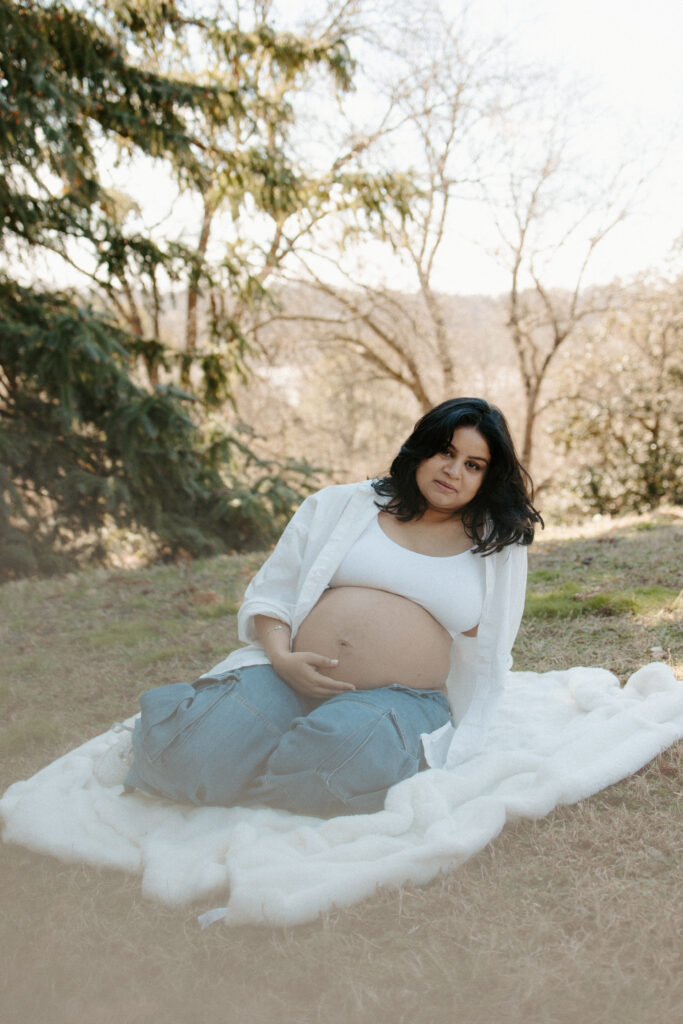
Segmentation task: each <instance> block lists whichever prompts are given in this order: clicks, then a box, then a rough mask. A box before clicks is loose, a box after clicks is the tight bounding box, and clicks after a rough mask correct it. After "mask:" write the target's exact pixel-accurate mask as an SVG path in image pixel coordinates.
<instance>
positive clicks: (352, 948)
mask: <svg viewBox="0 0 683 1024" xmlns="http://www.w3.org/2000/svg"><path fill="white" fill-rule="evenodd" d="M676 537H678V538H679V539H678V540H677V539H675V538H676ZM676 545H678V549H677V548H676ZM677 550H678V554H676V551H677ZM588 559H590V561H588ZM257 561H258V559H255V558H254V557H252V556H249V557H245V558H236V559H218V560H215V561H213V562H206V563H201V564H198V565H196V566H194V567H193V568H192V569H191V570H189V572H188V571H187V570H179V569H175V568H168V567H165V568H164V567H161V568H156V569H150V570H146V571H143V572H137V573H134V574H130V575H126V574H121V573H111V574H108V573H101V572H98V573H82V574H78V575H77V576H74V577H69V578H66V579H61V580H51V581H39V582H30V583H21V584H19V583H17V584H11V585H9V586H6V587H4V588H2V589H1V590H0V622H1V625H0V630H1V632H2V635H1V636H0V641H1V642H2V647H3V651H4V652H6V654H4V656H3V664H2V678H1V679H0V707H1V708H2V711H3V719H2V721H3V725H2V727H0V785H2V786H3V787H4V785H6V784H8V783H9V782H11V781H14V780H15V779H17V778H21V777H24V776H26V775H28V774H30V773H31V772H33V771H35V770H36V769H37V768H38V767H40V766H41V765H42V764H45V763H47V762H48V761H50V760H51V759H52V758H54V757H55V756H57V755H58V754H60V753H62V752H64V751H65V750H66V749H68V748H69V747H71V746H73V745H74V744H75V743H77V742H80V741H82V739H83V738H84V737H85V736H88V735H91V734H93V733H95V732H98V731H101V730H102V729H104V728H106V727H108V726H109V725H110V724H111V722H112V721H114V720H116V719H118V718H121V717H124V716H125V715H127V714H129V713H132V711H134V709H135V702H136V698H137V694H138V692H139V690H140V689H141V688H142V687H143V686H146V685H152V684H154V683H159V682H162V681H164V680H167V679H169V678H173V679H176V678H180V679H182V678H191V677H193V676H194V675H195V674H197V673H198V672H199V671H201V670H203V669H205V668H206V667H207V666H209V665H210V664H211V663H212V661H213V660H216V659H217V658H218V657H220V656H221V655H222V654H223V653H224V652H225V650H226V648H229V647H230V646H231V644H233V643H234V642H235V636H234V621H233V616H232V614H231V613H230V609H232V608H233V607H234V605H235V603H236V602H237V601H238V599H239V594H240V591H241V589H242V588H243V586H244V582H245V580H246V578H247V577H248V575H249V574H250V572H251V571H252V570H253V568H254V565H255V564H256V562H257ZM680 564H681V559H680V532H679V528H677V520H676V517H675V515H674V513H667V514H662V515H660V516H658V517H656V518H652V517H650V518H648V519H632V520H627V521H624V520H621V521H618V522H616V523H612V524H606V523H604V522H603V523H597V524H596V523H593V524H590V525H589V526H587V527H585V528H583V529H581V530H578V529H577V530H574V531H554V532H553V533H550V532H548V533H547V534H546V536H545V537H544V538H543V539H542V540H541V542H540V543H539V544H538V545H537V546H536V547H535V549H534V550H533V557H532V566H531V567H532V570H533V571H534V572H535V573H536V574H537V575H536V576H532V588H531V589H532V591H534V592H539V593H540V592H544V589H545V590H547V591H548V592H551V591H552V590H553V589H557V586H558V581H559V583H565V584H566V583H574V582H578V583H580V593H581V594H583V593H590V592H592V591H593V590H595V589H596V588H602V590H603V591H613V592H622V591H623V590H624V589H626V588H633V587H645V586H649V585H652V584H653V583H657V584H658V585H659V586H661V587H663V588H666V590H667V593H668V592H669V591H670V590H671V589H672V588H673V587H674V585H675V580H676V577H677V575H678V572H679V568H678V567H679V566H680ZM539 571H540V576H539V575H538V574H539ZM555 572H557V573H559V576H558V577H555V578H549V577H548V573H550V574H552V573H555ZM655 646H660V647H662V648H663V649H664V650H665V652H666V657H667V659H668V660H669V661H670V663H671V664H673V665H674V666H677V667H678V669H679V670H680V668H681V661H682V660H683V650H682V644H681V631H680V612H679V606H678V604H677V603H676V602H675V601H672V600H670V599H669V598H668V597H667V598H666V599H665V600H663V601H660V603H659V605H658V606H655V607H650V608H648V609H646V610H643V611H640V612H637V613H636V612H633V611H631V612H623V613H620V614H612V615H610V614H609V613H608V614H605V613H604V612H602V613H600V614H591V613H589V614H581V615H577V616H576V617H575V618H572V619H570V620H568V621H567V620H565V619H557V618H556V619H543V618H541V617H533V618H530V619H529V620H528V621H527V622H525V624H524V626H523V629H522V632H521V635H520V639H519V642H518V646H517V650H516V664H517V667H519V668H540V667H542V668H552V667H556V666H559V665H562V666H567V665H569V664H579V663H581V664H602V665H606V666H607V667H609V668H612V669H613V670H615V671H617V673H618V674H619V675H620V677H621V678H622V679H623V678H625V676H626V675H628V674H629V673H630V672H631V671H633V670H634V669H635V668H637V667H638V666H639V665H641V664H643V663H644V662H645V661H647V660H650V653H649V649H650V648H651V647H655ZM682 762H683V744H678V745H677V747H675V748H672V749H671V750H669V751H667V752H666V753H665V754H663V755H662V756H661V757H660V758H658V759H657V760H656V761H654V762H653V763H652V764H650V765H648V766H647V767H646V768H645V769H643V771H641V772H639V773H638V774H637V775H636V776H634V777H632V778H630V779H627V780H625V781H624V782H622V783H620V784H619V785H617V786H613V787H611V788H610V789H608V790H605V791H604V792H602V793H600V794H598V795H597V796H595V797H593V798H592V799H590V800H587V801H584V802H582V803H581V804H578V805H575V806H572V807H563V808H558V809H557V810H555V811H554V812H553V813H552V814H551V815H549V816H548V817H547V818H545V819H544V820H542V821H539V822H530V821H522V822H519V823H517V824H514V825H511V826H508V827H507V828H506V829H505V830H504V832H503V833H502V835H501V836H500V837H499V838H498V839H496V840H495V842H494V843H492V844H491V845H490V846H489V847H487V848H486V849H485V850H484V851H482V853H481V854H479V855H478V856H477V857H475V858H473V859H472V860H471V861H470V862H469V863H468V864H466V865H464V866H463V867H462V868H461V869H460V870H458V871H457V872H454V873H453V874H451V875H448V876H446V877H443V878H440V879H438V880H436V881H435V882H434V883H432V884H431V885H429V886H426V887H424V888H416V887H410V886H406V887H403V888H401V889H400V890H389V889H387V890H382V891H380V892H378V893H377V895H376V896H375V897H374V898H373V899H370V900H367V901H365V902H364V903H362V904H360V905H359V906H357V907H354V908H351V909H349V910H345V911H340V912H338V913H334V914H330V915H328V916H327V917H325V918H324V919H322V920H320V921H318V922H315V923H314V924H310V925H306V926H303V927H299V928H296V929H266V928H260V927H245V928H238V929H228V928H224V927H221V926H220V925H218V926H214V927H213V928H210V929H208V930H207V931H206V932H200V931H199V929H198V926H197V923H196V917H195V914H196V910H197V909H204V908H189V909H188V910H186V911H177V910H170V909H168V908H165V907H162V906H159V905H157V904H153V903H148V902H145V901H143V900H142V899H141V897H140V895H139V883H138V881H137V879H135V878H130V877H127V876H123V875H121V874H118V873H115V872H108V871H100V870H95V869H92V868H88V867H84V866H77V865H76V866H75V865H64V864H61V863H60V862H58V861H55V860H53V859H51V858H46V857H41V856H38V855H35V854H31V853H29V852H27V851H25V850H23V849H19V848H14V847H10V846H3V847H2V848H0V856H1V857H2V874H1V876H0V877H1V881H0V886H1V888H2V896H3V906H4V914H3V917H2V922H1V923H0V948H1V949H2V958H1V961H0V962H1V967H0V986H1V987H0V1008H1V1009H0V1017H1V1019H2V1021H3V1024H20V1022H21V1024H38V1022H40V1024H67V1022H69V1024H71V1022H78V1024H80V1022H87V1024H109V1022H112V1024H113V1022H114V1021H116V1022H117V1024H120V1022H125V1024H137V1022H148V1021H150V1020H156V1019H161V1020H164V1021H167V1022H168V1024H185V1022H190V1021H194V1020H195V1019H198V1020H201V1021H202V1022H207V1024H219V1022H222V1024H223V1022H224V1024H233V1022H234V1024H238V1022H239V1024H270V1022H275V1021H287V1022H295V1024H309V1022H310V1024H318V1022H325V1024H341V1022H342V1021H344V1022H348V1021H353V1022H356V1021H357V1022H366V1021H367V1022H372V1024H384V1022H386V1024H389V1022H392V1024H400V1022H404V1021H405V1022H410V1024H415V1022H420V1024H423V1022H424V1024H446V1022H448V1024H451V1022H456V1021H457V1022H464V1024H492V1022H494V1021H495V1022H496V1024H522V1022H524V1024H528V1022H543V1024H574V1022H577V1024H578V1022H579V1021H587V1022H590V1024H613V1022H614V1024H616V1022H619V1024H655V1022H657V1024H659V1022H661V1021H666V1022H671V1024H673V1022H674V1021H677V1020H679V1019H681V1014H682V1013H683V971H682V970H681V967H682V966H683V964H682V963H681V949H682V948H683V942H682V939H683V936H682V935H681V917H682V915H681V909H680V908H681V906H683V892H682V891H681V890H682V878H683V870H682V869H683V842H682V840H683V830H682V827H681V820H682V817H681V810H682V809H683V808H682V807H681V797H682V787H681V780H682V779H683V763H682Z"/></svg>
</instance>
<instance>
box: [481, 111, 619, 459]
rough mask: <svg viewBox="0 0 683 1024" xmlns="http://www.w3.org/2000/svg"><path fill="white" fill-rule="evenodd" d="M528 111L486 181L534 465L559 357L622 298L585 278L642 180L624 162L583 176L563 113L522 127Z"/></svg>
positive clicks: (534, 116)
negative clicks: (504, 271) (505, 275)
mask: <svg viewBox="0 0 683 1024" xmlns="http://www.w3.org/2000/svg"><path fill="white" fill-rule="evenodd" d="M523 111H524V108H521V109H520V110H519V111H517V112H515V117H514V119H513V122H512V126H511V124H510V122H509V120H508V123H507V124H506V125H501V131H500V133H499V138H501V139H504V140H506V145H505V146H503V147H502V148H501V151H500V155H499V160H498V168H499V169H498V170H497V171H496V172H495V173H494V174H492V175H491V176H489V177H488V178H487V177H486V176H483V177H482V181H483V191H484V195H485V198H486V202H487V205H488V208H489V210H490V211H491V214H492V217H493V221H494V224H495V230H496V235H497V240H498V241H497V245H496V247H495V254H496V256H497V258H498V259H499V261H500V263H501V264H502V265H503V266H504V267H505V268H506V269H507V271H508V273H509V288H508V293H507V327H508V331H509V337H510V339H511V341H512V345H513V348H514V352H515V356H516V360H517V365H518V369H519V373H520V376H521V380H522V387H523V394H524V423H523V429H522V445H521V456H522V461H523V462H524V463H525V464H526V465H530V463H531V461H532V458H533V450H534V438H535V435H536V428H537V423H538V420H539V417H540V416H541V414H542V413H543V411H544V402H545V401H546V400H547V399H549V398H550V397H551V396H550V394H549V389H548V388H547V384H548V381H549V377H550V374H551V370H552V368H553V365H554V363H555V361H556V359H557V356H558V353H559V352H560V350H561V349H562V347H563V346H565V345H566V343H567V342H568V341H569V340H570V339H571V338H572V337H575V336H576V335H577V332H578V330H579V328H580V326H581V325H582V324H584V323H585V322H587V321H589V320H590V319H591V318H595V317H597V316H598V315H599V314H602V313H603V312H605V310H606V309H608V308H610V307H611V305H612V304H613V302H614V299H615V296H617V295H618V294H619V287H618V286H617V285H614V286H613V287H612V288H605V287H602V288H600V289H596V288H592V289H591V288H589V287H586V273H587V271H588V268H589V265H590V263H591V261H592V259H593V257H594V255H595V252H596V249H598V247H600V246H601V245H602V243H603V242H604V241H605V239H606V238H607V236H608V235H609V234H610V233H611V232H613V231H614V230H615V228H617V226H618V225H619V224H620V223H621V222H622V220H623V219H624V218H625V217H626V216H627V213H628V210H629V207H630V206H631V204H632V201H633V197H634V194H635V191H636V190H637V188H638V185H639V181H636V180H634V175H633V165H631V164H630V163H627V162H622V163H620V164H619V165H617V166H615V167H614V168H613V169H612V170H611V171H610V170H608V171H607V173H605V174H603V175H602V176H601V175H598V174H594V175H593V177H591V178H589V177H588V176H587V175H585V174H584V173H583V172H582V171H581V170H580V168H581V167H582V166H584V165H585V161H584V160H583V159H582V156H581V154H580V153H579V151H578V149H577V145H576V142H577V138H576V136H575V135H574V134H573V130H572V126H571V123H570V122H571V113H568V112H567V110H566V109H564V110H563V109H562V108H561V107H560V106H555V109H554V110H551V111H550V114H549V115H548V116H547V117H545V116H544V114H543V112H542V111H539V110H538V109H537V110H536V111H535V113H534V112H529V111H527V112H526V116H525V123H524V126H523V127H522V126H520V122H519V113H520V112H523ZM506 117H507V118H508V119H509V113H508V114H507V115H506ZM529 129H530V130H529ZM560 265H562V276H563V277H564V278H565V280H568V281H570V282H571V283H570V284H568V285H566V284H565V285H564V286H563V287H557V286H553V279H554V278H556V277H557V275H558V267H559V266H560Z"/></svg>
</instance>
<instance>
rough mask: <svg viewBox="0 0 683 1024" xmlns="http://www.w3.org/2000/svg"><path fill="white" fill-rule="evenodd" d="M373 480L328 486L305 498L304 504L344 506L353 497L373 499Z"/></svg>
mask: <svg viewBox="0 0 683 1024" xmlns="http://www.w3.org/2000/svg"><path fill="white" fill-rule="evenodd" d="M373 483H374V480H356V481H354V482H353V483H350V484H328V486H327V487H322V488H321V489H320V490H319V491H315V492H314V493H313V494H311V495H309V496H308V498H306V502H310V503H312V504H322V505H344V504H345V503H346V502H347V501H349V500H350V499H351V498H353V497H354V496H355V495H357V494H358V495H361V496H363V495H367V496H368V497H374V496H375V491H374V490H373V486H372V485H373ZM306 502H304V504H305V503H306Z"/></svg>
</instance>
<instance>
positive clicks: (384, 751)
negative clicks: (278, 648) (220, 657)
mask: <svg viewBox="0 0 683 1024" xmlns="http://www.w3.org/2000/svg"><path fill="white" fill-rule="evenodd" d="M140 709H141V715H140V718H139V719H138V721H137V722H136V724H135V732H134V734H133V753H134V761H133V766H132V768H131V770H130V772H129V774H128V777H127V779H126V786H127V787H128V788H139V789H143V790H145V791H147V792H150V793H155V794H160V795H162V796H166V797H169V798H170V799H172V800H180V801H183V802H186V803H188V802H189V803H193V804H220V805H224V806H229V805H232V804H247V805H252V804H267V805H268V806H270V807H281V808H284V809H286V810H289V811H295V812H297V813H299V814H313V815H318V816H320V817H329V816H333V815H337V814H359V813H370V812H373V811H378V810H381V808H382V807H383V805H384V798H385V796H386V793H387V790H388V789H389V788H390V787H391V786H393V785H394V784H395V783H396V782H400V781H401V780H402V779H407V778H409V777H410V776H411V775H414V774H415V773H416V772H418V771H419V770H420V768H421V767H425V765H424V761H423V759H422V745H421V742H420V733H423V732H432V731H433V730H434V729H438V728H439V727H440V726H442V725H444V724H445V723H446V722H447V721H449V719H450V711H449V707H448V701H447V700H446V697H445V696H444V694H443V693H442V692H441V691H440V690H412V689H409V688H407V687H404V686H383V687H380V688H379V689H376V690H354V691H350V692H346V693H343V694H340V695H339V696H336V697H332V698H330V699H329V700H325V701H318V700H311V699H309V698H306V697H302V696H300V695H299V694H297V693H295V692H294V690H292V689H291V688H290V687H289V686H288V685H287V684H286V683H285V682H283V680H282V679H280V678H279V676H278V675H276V673H275V672H274V671H273V669H272V667H271V666H270V665H253V666H249V667H248V668H242V669H238V670H236V671H233V672H228V673H226V674H225V675H222V676H218V677H211V678H202V679H198V680H197V681H196V682H195V683H193V684H192V685H190V684H189V683H173V684H171V685H169V686H160V687H157V688H156V689H154V690H148V691H147V692H146V693H144V694H143V695H142V697H141V698H140Z"/></svg>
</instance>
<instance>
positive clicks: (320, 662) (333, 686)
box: [271, 651, 356, 700]
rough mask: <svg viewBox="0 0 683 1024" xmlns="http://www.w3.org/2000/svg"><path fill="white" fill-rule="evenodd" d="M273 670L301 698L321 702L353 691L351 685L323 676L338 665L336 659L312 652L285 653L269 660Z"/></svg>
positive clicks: (353, 687)
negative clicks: (319, 700)
mask: <svg viewBox="0 0 683 1024" xmlns="http://www.w3.org/2000/svg"><path fill="white" fill-rule="evenodd" d="M271 661H272V665H273V668H274V669H275V671H276V673H277V674H278V675H279V677H280V679H284V681H285V682H286V683H287V685H288V686H291V688H292V689H293V690H295V691H296V692H297V693H300V694H301V696H302V697H317V698H322V699H323V700H325V699H327V698H329V697H335V696H336V695H337V694H339V693H346V692H347V691H348V690H355V689H356V687H355V686H354V685H353V683H344V682H342V681H341V680H340V679H333V678H332V677H331V676H328V675H326V674H325V670H326V669H332V668H334V667H335V666H336V665H338V664H339V662H338V660H337V659H336V658H327V657H325V655H324V654H315V653H314V652H313V651H287V652H283V653H279V654H278V655H277V657H275V658H271Z"/></svg>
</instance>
